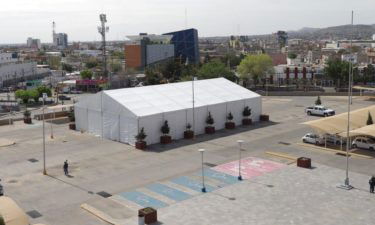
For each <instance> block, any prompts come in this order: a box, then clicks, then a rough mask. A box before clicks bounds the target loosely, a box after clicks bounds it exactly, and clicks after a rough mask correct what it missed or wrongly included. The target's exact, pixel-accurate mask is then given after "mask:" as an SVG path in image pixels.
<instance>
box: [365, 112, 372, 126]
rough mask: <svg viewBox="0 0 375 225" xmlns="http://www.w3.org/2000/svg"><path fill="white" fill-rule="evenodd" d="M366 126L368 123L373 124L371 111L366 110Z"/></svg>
mask: <svg viewBox="0 0 375 225" xmlns="http://www.w3.org/2000/svg"><path fill="white" fill-rule="evenodd" d="M366 124H367V126H368V125H372V124H374V123H373V121H372V116H371V113H370V112H368V117H367V122H366Z"/></svg>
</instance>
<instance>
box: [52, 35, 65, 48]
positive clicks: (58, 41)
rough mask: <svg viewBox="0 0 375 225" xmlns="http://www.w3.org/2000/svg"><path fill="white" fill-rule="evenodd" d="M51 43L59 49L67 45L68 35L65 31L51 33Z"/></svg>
mask: <svg viewBox="0 0 375 225" xmlns="http://www.w3.org/2000/svg"><path fill="white" fill-rule="evenodd" d="M53 45H54V46H55V47H57V48H59V49H65V48H67V47H68V35H67V34H65V33H53Z"/></svg>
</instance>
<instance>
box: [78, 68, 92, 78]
mask: <svg viewBox="0 0 375 225" xmlns="http://www.w3.org/2000/svg"><path fill="white" fill-rule="evenodd" d="M80 75H81V78H82V79H84V80H91V78H92V76H93V73H92V71H91V70H83V71H81V73H80Z"/></svg>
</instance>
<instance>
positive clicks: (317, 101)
mask: <svg viewBox="0 0 375 225" xmlns="http://www.w3.org/2000/svg"><path fill="white" fill-rule="evenodd" d="M315 105H322V101H321V100H320V96H318V98H317V99H316V101H315Z"/></svg>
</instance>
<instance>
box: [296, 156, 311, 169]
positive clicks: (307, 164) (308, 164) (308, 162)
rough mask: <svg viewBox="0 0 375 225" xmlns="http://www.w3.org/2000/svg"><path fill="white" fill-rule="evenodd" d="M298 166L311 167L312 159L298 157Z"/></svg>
mask: <svg viewBox="0 0 375 225" xmlns="http://www.w3.org/2000/svg"><path fill="white" fill-rule="evenodd" d="M297 166H298V167H302V168H306V169H310V168H311V159H310V158H306V157H300V158H298V159H297Z"/></svg>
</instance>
